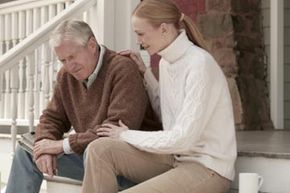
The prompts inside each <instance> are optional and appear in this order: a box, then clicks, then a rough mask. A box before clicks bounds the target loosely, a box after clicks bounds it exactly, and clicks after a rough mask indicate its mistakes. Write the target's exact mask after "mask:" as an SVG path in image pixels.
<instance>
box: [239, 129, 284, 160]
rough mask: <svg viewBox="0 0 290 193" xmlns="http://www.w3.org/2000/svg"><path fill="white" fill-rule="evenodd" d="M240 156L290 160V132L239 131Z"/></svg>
mask: <svg viewBox="0 0 290 193" xmlns="http://www.w3.org/2000/svg"><path fill="white" fill-rule="evenodd" d="M237 146H238V155H239V156H248V157H257V156H261V157H266V158H282V159H290V130H264V131H237Z"/></svg>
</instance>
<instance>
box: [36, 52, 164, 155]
mask: <svg viewBox="0 0 290 193" xmlns="http://www.w3.org/2000/svg"><path fill="white" fill-rule="evenodd" d="M144 116H145V117H144ZM118 120H122V121H123V122H124V123H125V124H126V125H127V126H128V127H129V128H131V129H139V128H141V129H142V130H159V129H161V124H160V123H159V122H158V121H157V118H156V116H155V115H154V114H153V111H152V108H151V106H150V104H149V100H148V98H147V94H146V91H145V88H144V86H143V82H142V78H141V76H140V73H139V71H138V68H137V66H136V64H134V63H133V62H132V60H130V59H129V58H127V57H123V56H120V55H117V54H116V53H115V52H113V51H110V50H108V49H106V52H105V55H104V58H103V66H102V67H101V69H100V71H99V74H98V76H97V78H96V80H95V81H94V82H93V84H92V85H91V86H90V87H89V88H88V89H86V88H85V86H84V85H83V83H82V81H78V80H76V79H75V78H74V77H73V76H72V75H70V74H69V73H68V72H66V71H65V70H64V69H63V68H62V69H61V70H60V71H59V73H58V76H57V83H56V86H55V90H54V95H53V97H52V99H51V101H50V102H49V104H48V106H47V108H46V109H45V110H44V111H43V114H42V115H41V116H40V123H39V125H38V126H37V129H36V141H39V140H41V139H45V138H46V139H53V140H59V139H61V138H62V137H63V134H64V133H65V132H68V131H69V130H70V128H71V127H73V128H74V129H75V131H76V134H72V135H70V136H69V143H70V146H71V148H72V150H73V151H74V152H76V153H78V154H81V153H83V151H84V150H85V148H86V147H87V145H88V144H89V143H90V142H91V141H93V140H94V139H96V138H98V136H97V135H96V130H97V129H98V128H99V126H100V125H101V124H103V123H107V122H111V123H117V122H118Z"/></svg>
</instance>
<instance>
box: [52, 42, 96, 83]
mask: <svg viewBox="0 0 290 193" xmlns="http://www.w3.org/2000/svg"><path fill="white" fill-rule="evenodd" d="M54 49H55V53H56V55H57V57H58V59H59V61H60V62H61V63H62V64H63V66H64V68H65V70H66V71H67V72H68V73H70V74H71V75H72V76H74V77H75V78H76V79H77V80H81V81H82V80H85V79H86V78H88V77H89V75H90V74H91V73H92V72H93V71H94V69H95V66H96V64H97V59H98V58H97V55H98V53H97V42H96V41H95V39H94V38H90V39H89V41H88V42H87V44H86V45H85V46H82V45H80V44H79V43H76V42H75V41H72V40H64V41H63V42H62V43H61V44H60V45H59V46H57V47H55V48H54Z"/></svg>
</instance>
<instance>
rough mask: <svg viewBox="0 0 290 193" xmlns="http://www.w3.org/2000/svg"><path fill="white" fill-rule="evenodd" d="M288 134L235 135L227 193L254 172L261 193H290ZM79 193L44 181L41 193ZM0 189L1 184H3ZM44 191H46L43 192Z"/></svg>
mask: <svg viewBox="0 0 290 193" xmlns="http://www.w3.org/2000/svg"><path fill="white" fill-rule="evenodd" d="M289 139H290V132H289V131H239V132H237V141H238V159H237V162H236V177H235V180H234V182H233V183H232V184H231V191H230V193H238V185H239V179H238V175H239V173H244V172H255V173H258V174H260V175H261V176H262V177H263V178H264V183H263V185H262V187H261V190H260V191H261V192H263V193H290V172H289V171H290V140H289ZM11 152H12V145H11V140H10V137H9V135H0V157H1V164H0V172H1V178H2V179H1V180H2V182H3V183H4V184H5V183H6V182H7V179H8V174H9V171H10V166H11V161H12V156H11V155H12V154H11ZM60 187H61V192H62V193H66V192H70V193H74V192H75V193H79V192H80V188H81V183H80V182H77V183H76V184H74V183H67V182H65V181H56V180H47V184H46V183H44V185H43V188H42V193H55V192H59V190H60ZM2 188H3V184H2ZM46 189H47V191H46Z"/></svg>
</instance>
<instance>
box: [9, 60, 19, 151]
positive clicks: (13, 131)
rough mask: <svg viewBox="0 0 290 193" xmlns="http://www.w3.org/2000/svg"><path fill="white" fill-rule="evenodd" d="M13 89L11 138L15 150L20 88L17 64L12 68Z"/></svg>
mask: <svg viewBox="0 0 290 193" xmlns="http://www.w3.org/2000/svg"><path fill="white" fill-rule="evenodd" d="M11 75H12V79H11V85H10V87H11V90H12V116H11V117H12V122H11V138H12V150H13V152H15V146H16V135H17V121H16V119H17V90H18V66H17V65H16V66H15V67H14V68H13V69H12V70H11Z"/></svg>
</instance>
